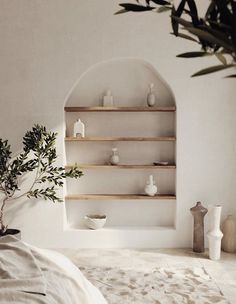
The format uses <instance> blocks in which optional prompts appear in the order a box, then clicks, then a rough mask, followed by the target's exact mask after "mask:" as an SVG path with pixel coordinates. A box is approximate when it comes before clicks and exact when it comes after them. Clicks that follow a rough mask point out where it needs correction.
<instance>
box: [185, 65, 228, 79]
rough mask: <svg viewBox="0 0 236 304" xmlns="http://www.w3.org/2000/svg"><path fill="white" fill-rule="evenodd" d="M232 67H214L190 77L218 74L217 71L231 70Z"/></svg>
mask: <svg viewBox="0 0 236 304" xmlns="http://www.w3.org/2000/svg"><path fill="white" fill-rule="evenodd" d="M233 66H234V65H233V64H228V65H215V66H212V67H209V68H206V69H203V70H200V71H198V72H197V73H195V74H193V75H192V76H191V77H196V76H202V75H206V74H210V73H214V72H218V71H221V70H225V69H228V68H232V67H233Z"/></svg>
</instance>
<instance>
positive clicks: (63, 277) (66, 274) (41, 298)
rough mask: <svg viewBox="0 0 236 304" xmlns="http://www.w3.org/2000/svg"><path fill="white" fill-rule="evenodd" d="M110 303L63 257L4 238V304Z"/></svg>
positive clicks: (0, 302)
mask: <svg viewBox="0 0 236 304" xmlns="http://www.w3.org/2000/svg"><path fill="white" fill-rule="evenodd" d="M7 303H12V304H107V302H106V301H105V299H104V297H103V296H102V294H101V293H100V292H99V290H98V289H97V288H96V287H94V286H93V285H92V284H91V283H90V282H89V281H88V280H87V279H86V278H85V277H84V276H83V274H82V273H81V272H80V270H79V269H78V268H77V267H76V266H75V265H74V264H72V263H71V262H70V261H69V260H68V259H67V258H66V257H64V256H63V255H61V254H59V253H57V252H53V251H49V250H43V249H38V248H35V247H32V246H29V245H28V244H26V243H24V242H22V241H20V240H18V239H17V238H15V237H14V236H4V237H1V238H0V304H7Z"/></svg>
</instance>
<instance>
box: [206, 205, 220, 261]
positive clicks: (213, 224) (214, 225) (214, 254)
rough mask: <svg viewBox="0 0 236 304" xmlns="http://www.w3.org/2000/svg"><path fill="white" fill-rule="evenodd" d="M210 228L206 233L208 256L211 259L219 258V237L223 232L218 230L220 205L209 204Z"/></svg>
mask: <svg viewBox="0 0 236 304" xmlns="http://www.w3.org/2000/svg"><path fill="white" fill-rule="evenodd" d="M209 209H210V210H209V216H210V230H209V231H208V233H207V237H208V241H209V257H210V259H211V260H219V259H220V254H221V239H222V237H223V233H222V232H221V230H220V216H221V210H222V206H220V205H217V206H210V208H209Z"/></svg>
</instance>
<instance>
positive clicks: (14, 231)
mask: <svg viewBox="0 0 236 304" xmlns="http://www.w3.org/2000/svg"><path fill="white" fill-rule="evenodd" d="M6 235H13V236H15V237H16V238H18V239H19V240H20V239H21V231H20V230H18V229H7V231H5V232H4V233H2V232H1V231H0V237H2V236H6Z"/></svg>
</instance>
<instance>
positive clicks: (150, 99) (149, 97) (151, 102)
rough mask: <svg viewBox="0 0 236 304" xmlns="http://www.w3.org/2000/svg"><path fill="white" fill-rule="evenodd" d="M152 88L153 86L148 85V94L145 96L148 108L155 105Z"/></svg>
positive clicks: (151, 84)
mask: <svg viewBox="0 0 236 304" xmlns="http://www.w3.org/2000/svg"><path fill="white" fill-rule="evenodd" d="M153 87H154V84H153V83H150V85H149V93H148V95H147V105H148V106H149V107H153V106H154V105H155V103H156V96H155V94H154V93H153Z"/></svg>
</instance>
